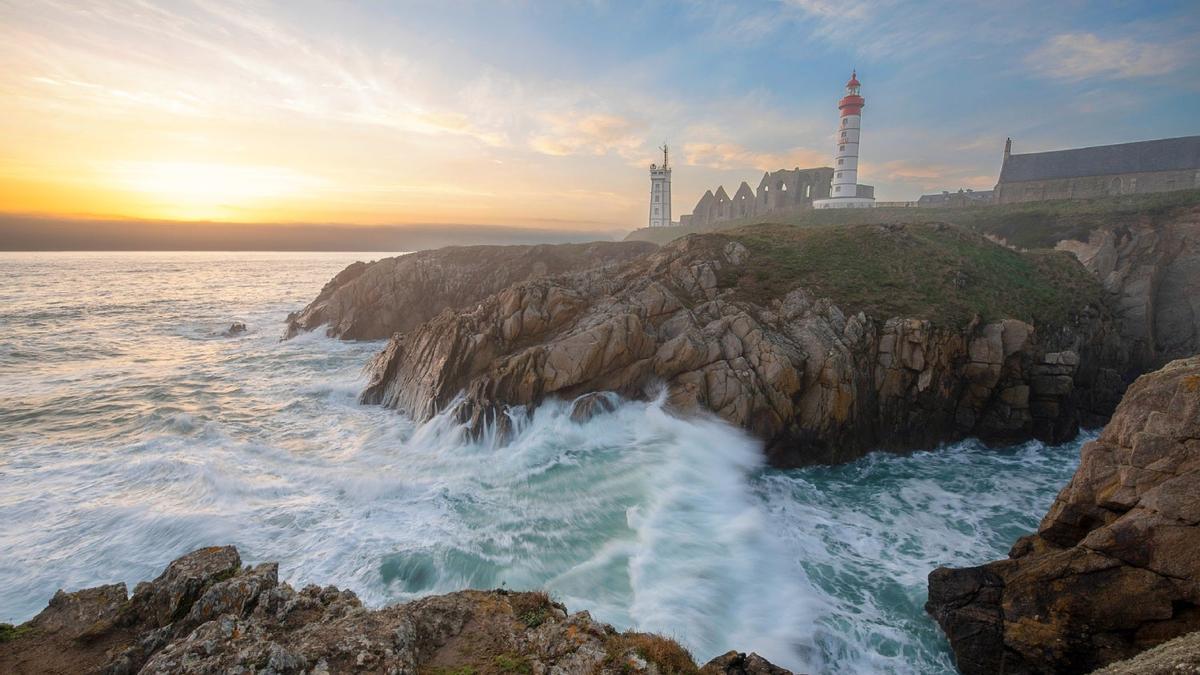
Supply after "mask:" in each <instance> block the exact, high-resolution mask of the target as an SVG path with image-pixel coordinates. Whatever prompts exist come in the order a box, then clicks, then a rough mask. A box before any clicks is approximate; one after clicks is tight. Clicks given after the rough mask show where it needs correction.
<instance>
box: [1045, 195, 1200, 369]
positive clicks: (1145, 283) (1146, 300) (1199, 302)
mask: <svg viewBox="0 0 1200 675" xmlns="http://www.w3.org/2000/svg"><path fill="white" fill-rule="evenodd" d="M1058 248H1059V249H1062V250H1067V251H1070V252H1072V253H1074V254H1075V256H1076V257H1077V258H1079V260H1080V262H1082V263H1083V265H1084V266H1085V267H1086V268H1087V269H1088V270H1089V271H1091V272H1092V273H1093V274H1095V275H1096V276H1097V277H1098V278H1099V279H1100V281H1101V282H1102V283H1103V284H1104V288H1105V289H1106V290H1107V291H1108V292H1109V293H1110V294H1111V295H1112V298H1113V305H1114V307H1115V309H1116V312H1117V317H1118V319H1119V326H1120V330H1121V336H1122V343H1123V344H1124V345H1125V346H1126V348H1127V349H1128V350H1129V359H1128V360H1129V365H1130V367H1131V368H1133V369H1136V370H1137V371H1138V372H1145V371H1147V370H1152V369H1154V368H1157V367H1159V366H1161V365H1162V364H1163V363H1166V362H1167V361H1169V360H1171V359H1177V358H1181V357H1186V356H1190V355H1192V354H1195V353H1197V352H1200V208H1193V209H1192V210H1191V211H1190V212H1186V213H1182V214H1181V215H1180V216H1179V217H1178V218H1172V219H1167V220H1165V221H1164V220H1152V219H1149V218H1146V219H1144V220H1143V222H1138V223H1134V224H1130V225H1124V226H1120V227H1101V228H1097V229H1095V230H1093V231H1092V232H1091V234H1090V236H1089V238H1088V240H1087V241H1073V240H1065V241H1061V242H1059V243H1058Z"/></svg>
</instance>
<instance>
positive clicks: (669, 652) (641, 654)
mask: <svg viewBox="0 0 1200 675" xmlns="http://www.w3.org/2000/svg"><path fill="white" fill-rule="evenodd" d="M26 628H29V629H30V630H23V631H22V632H21V634H20V635H19V636H18V637H16V638H14V639H12V640H10V641H7V642H3V643H0V672H4V673H13V674H25V673H30V674H32V673H108V674H114V675H115V674H118V673H142V674H144V675H160V674H161V675H167V674H177V673H196V674H199V673H269V674H278V675H285V674H297V675H298V674H301V673H304V674H314V675H315V674H318V673H411V674H414V675H415V674H416V673H419V672H420V673H424V672H481V673H482V672H521V673H545V674H552V673H553V674H561V675H569V674H574V673H597V674H599V675H616V674H618V673H621V674H624V673H646V674H648V675H658V674H662V675H666V673H679V672H702V673H705V674H706V675H790V673H789V671H786V670H784V669H782V668H778V667H776V666H773V665H771V664H770V663H769V662H767V661H766V659H763V658H762V657H760V656H758V655H757V654H750V655H748V656H747V655H745V654H740V653H736V652H730V653H729V654H726V655H724V656H721V657H718V658H717V659H714V660H713V661H712V662H711V663H709V664H707V665H705V666H704V667H703V668H702V669H698V668H697V666H696V664H695V663H694V662H692V660H691V657H690V656H688V655H687V652H686V651H684V650H683V649H682V648H680V647H679V646H678V645H677V644H675V643H674V642H672V641H671V640H668V639H665V638H661V637H658V636H655V635H649V634H644V633H618V632H617V631H615V630H614V629H613V628H612V627H611V626H608V625H607V624H603V623H600V622H597V621H595V620H594V619H592V618H591V616H590V615H589V614H588V613H587V612H578V613H575V614H567V611H566V608H565V607H563V606H562V605H560V604H558V603H555V602H553V601H551V600H550V599H549V598H548V597H546V596H545V595H544V594H540V593H513V592H508V591H461V592H458V593H450V594H448V595H441V596H432V597H428V598H423V599H420V600H416V601H413V602H410V603H407V604H404V605H397V606H393V607H387V608H384V609H380V610H368V609H365V608H364V607H362V605H361V603H360V602H359V601H358V598H357V597H355V595H354V594H353V593H351V592H350V591H339V590H338V589H337V588H334V587H332V586H329V587H326V588H319V587H317V586H308V587H306V588H304V589H301V590H298V591H297V590H295V589H293V588H292V587H291V586H289V585H287V584H283V583H279V582H278V579H277V566H276V565H275V564H274V563H266V564H262V565H258V566H256V567H245V568H243V567H241V561H240V559H239V557H238V554H237V551H236V550H234V549H233V548H232V547H214V548H208V549H201V550H200V551H196V552H194V553H191V554H188V555H187V556H184V557H183V558H181V559H179V560H177V561H175V562H174V563H172V564H171V566H170V567H168V568H167V570H166V571H165V572H164V573H163V574H162V575H161V576H160V577H159V578H157V579H155V580H154V581H151V582H147V583H143V584H139V585H138V590H136V591H135V592H134V596H133V597H132V598H130V599H129V600H128V601H126V598H125V587H124V585H121V584H118V585H115V586H102V587H99V588H95V589H87V590H82V591H76V592H74V593H64V592H62V591H60V592H59V593H58V594H57V595H55V596H54V598H53V599H52V600H51V602H50V606H49V607H47V608H46V610H45V611H43V612H42V613H41V614H39V615H38V617H37V618H35V619H33V620H32V621H31V622H30V623H29V624H27V625H26Z"/></svg>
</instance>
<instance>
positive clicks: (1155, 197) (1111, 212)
mask: <svg viewBox="0 0 1200 675" xmlns="http://www.w3.org/2000/svg"><path fill="white" fill-rule="evenodd" d="M1197 205H1200V190H1180V191H1177V192H1163V193H1157V194H1146V195H1129V196H1125V197H1108V198H1104V199H1090V200H1074V201H1073V200H1062V201H1051V202H1029V203H1026V204H1004V205H998V206H973V207H965V208H954V209H949V208H879V209H827V210H820V211H818V210H813V209H808V210H802V211H795V212H791V213H781V214H767V215H765V216H757V217H754V218H749V219H741V220H731V221H727V222H723V223H719V224H717V226H716V227H701V228H692V227H687V228H682V227H666V228H656V229H641V230H636V231H634V232H632V233H630V234H629V236H628V237H626V239H634V240H641V241H651V242H654V243H656V244H665V243H666V242H668V241H670V240H672V239H675V238H678V237H681V236H684V235H687V234H697V233H701V232H716V231H730V230H736V229H738V228H741V227H745V226H747V225H753V224H757V223H774V224H779V225H792V226H795V227H821V226H827V225H842V226H845V225H865V224H883V223H924V222H931V221H943V222H950V223H955V224H957V225H963V226H965V227H970V228H972V229H975V230H978V231H980V232H984V233H987V234H991V235H994V236H997V237H1000V238H1002V239H1004V240H1005V241H1006V242H1008V243H1009V244H1011V245H1012V246H1016V247H1018V248H1024V249H1035V248H1053V247H1054V244H1055V243H1057V242H1059V241H1061V240H1063V239H1086V238H1087V233H1088V232H1090V231H1092V230H1093V229H1095V228H1096V227H1098V226H1105V225H1108V226H1111V225H1128V224H1133V223H1135V222H1138V221H1139V220H1141V219H1144V218H1151V219H1154V218H1160V217H1163V216H1169V215H1170V214H1172V213H1174V212H1176V211H1178V210H1180V209H1186V208H1193V207H1196V206H1197Z"/></svg>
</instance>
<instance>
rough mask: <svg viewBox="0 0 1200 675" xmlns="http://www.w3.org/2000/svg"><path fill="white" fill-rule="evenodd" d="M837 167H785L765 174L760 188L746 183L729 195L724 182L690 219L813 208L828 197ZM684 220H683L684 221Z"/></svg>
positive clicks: (710, 220) (706, 221)
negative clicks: (817, 201)
mask: <svg viewBox="0 0 1200 675" xmlns="http://www.w3.org/2000/svg"><path fill="white" fill-rule="evenodd" d="M833 173H834V170H833V169H831V168H829V167H820V168H816V169H781V170H779V171H773V172H769V173H765V174H763V177H762V180H760V181H759V183H758V188H757V189H756V190H751V189H750V186H749V185H748V184H746V183H744V182H743V183H742V185H741V186H740V187H739V188H738V190H737V192H735V193H734V196H733V197H729V196H728V193H726V192H725V188H724V186H721V187H718V188H717V189H716V190H715V191H714V190H710V191H708V192H705V194H704V196H703V197H701V199H700V201H699V202H698V203H697V204H696V207H695V208H694V209H693V210H692V215H691V218H690V219H689V223H690V224H691V225H694V226H704V225H712V224H715V223H720V222H724V221H727V220H736V219H738V218H749V217H753V216H761V215H766V214H771V213H782V212H788V211H794V210H797V209H806V208H812V203H813V200H815V199H827V198H828V197H829V186H830V183H831V181H832V180H833ZM681 222H682V221H681Z"/></svg>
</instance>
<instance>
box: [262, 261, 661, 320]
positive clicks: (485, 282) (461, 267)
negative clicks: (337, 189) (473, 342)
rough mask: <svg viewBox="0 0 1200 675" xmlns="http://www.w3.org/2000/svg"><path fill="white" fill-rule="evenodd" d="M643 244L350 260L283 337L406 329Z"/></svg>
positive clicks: (592, 265)
mask: <svg viewBox="0 0 1200 675" xmlns="http://www.w3.org/2000/svg"><path fill="white" fill-rule="evenodd" d="M655 248H656V247H655V246H654V245H653V244H648V243H645V242H592V243H589V244H553V245H552V244H543V245H539V246H450V247H446V248H440V249H436V250H432V251H419V252H417V253H410V254H408V255H403V256H398V257H395V258H384V259H383V260H378V261H375V262H372V263H364V262H356V263H354V264H353V265H350V266H349V267H347V268H346V269H344V270H342V271H341V272H340V273H338V275H337V276H335V277H334V278H333V279H332V280H331V281H330V282H329V283H327V284H325V287H324V288H322V289H321V293H320V294H319V295H318V296H317V298H316V299H315V300H313V301H312V302H311V303H309V304H308V306H307V307H305V308H304V309H302V310H300V311H298V312H294V313H292V314H290V315H289V316H288V319H287V323H288V326H287V331H286V333H285V336H284V337H285V338H290V337H294V336H295V335H297V334H299V333H301V332H305V331H311V330H313V329H314V328H317V327H319V326H322V325H323V326H325V327H326V333H327V334H328V335H330V336H333V337H339V338H342V339H346V340H380V339H384V338H387V337H390V336H391V335H393V334H394V333H404V332H407V331H409V330H412V329H413V328H415V327H416V326H418V325H420V324H421V323H423V322H425V321H428V320H429V319H432V318H433V317H435V316H437V315H438V314H439V313H441V312H442V311H443V310H445V309H462V308H467V307H470V306H471V305H474V304H475V303H477V302H478V301H479V300H481V299H482V298H485V297H487V296H489V295H491V294H493V293H496V292H498V291H501V290H503V289H505V288H507V287H509V286H511V285H513V284H515V283H518V282H521V281H526V280H529V279H536V278H539V277H544V276H546V275H553V274H560V273H563V272H569V271H576V270H582V269H589V268H597V267H598V268H604V267H607V266H611V265H615V264H620V263H624V262H626V261H629V260H631V259H633V258H636V257H638V256H642V255H645V254H646V253H649V252H650V251H653V250H654V249H655Z"/></svg>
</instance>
